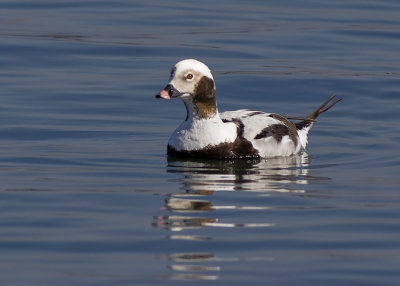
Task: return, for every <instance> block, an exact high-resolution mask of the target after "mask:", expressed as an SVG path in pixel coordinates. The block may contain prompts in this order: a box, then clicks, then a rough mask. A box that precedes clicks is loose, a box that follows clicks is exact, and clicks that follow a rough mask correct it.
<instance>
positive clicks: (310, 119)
mask: <svg viewBox="0 0 400 286" xmlns="http://www.w3.org/2000/svg"><path fill="white" fill-rule="evenodd" d="M335 97H336V95H332V96H330V97H329V98H328V99H327V100H326V101H325V102H324V103H322V104H321V105H320V106H319V107H318V108H316V109H315V110H314V111H313V112H311V113H310V114H309V115H308V116H307V117H306V118H302V119H301V120H302V121H300V122H298V123H296V128H297V129H298V130H301V129H303V128H305V127H311V125H312V124H313V123H314V122H315V120H316V119H317V117H318V116H319V115H321V114H322V113H324V112H325V111H328V110H329V109H331V108H332V107H333V106H334V105H336V104H337V103H338V102H340V101H341V100H342V98H339V99H336V100H334V99H335ZM289 119H296V118H293V117H291V118H289ZM297 119H298V118H297Z"/></svg>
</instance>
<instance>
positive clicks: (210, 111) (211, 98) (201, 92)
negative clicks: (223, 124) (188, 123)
mask: <svg viewBox="0 0 400 286" xmlns="http://www.w3.org/2000/svg"><path fill="white" fill-rule="evenodd" d="M193 103H194V105H195V106H196V109H197V113H198V115H199V117H200V118H209V117H211V116H213V115H214V114H216V113H217V102H216V98H215V88H214V81H213V80H212V79H211V78H208V77H206V76H203V77H202V78H201V79H200V81H199V82H198V84H197V85H196V88H195V93H194V97H193Z"/></svg>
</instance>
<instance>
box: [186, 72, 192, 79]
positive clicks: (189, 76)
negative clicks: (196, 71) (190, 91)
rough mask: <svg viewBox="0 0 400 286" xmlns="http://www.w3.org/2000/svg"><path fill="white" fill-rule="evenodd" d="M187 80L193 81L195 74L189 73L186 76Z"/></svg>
mask: <svg viewBox="0 0 400 286" xmlns="http://www.w3.org/2000/svg"><path fill="white" fill-rule="evenodd" d="M185 78H186V79H189V80H190V79H193V74H191V73H188V74H187V75H186V76H185Z"/></svg>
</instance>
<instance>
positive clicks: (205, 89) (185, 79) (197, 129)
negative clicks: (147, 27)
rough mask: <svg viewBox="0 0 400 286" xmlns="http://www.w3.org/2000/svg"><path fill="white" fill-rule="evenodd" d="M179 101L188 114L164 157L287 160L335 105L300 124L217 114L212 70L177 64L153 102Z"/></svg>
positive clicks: (254, 114)
mask: <svg viewBox="0 0 400 286" xmlns="http://www.w3.org/2000/svg"><path fill="white" fill-rule="evenodd" d="M156 97H158V98H164V99H170V98H174V97H179V98H180V99H182V100H183V102H184V103H185V106H186V110H187V116H186V119H185V121H184V122H182V124H181V125H180V126H179V127H178V128H177V129H176V130H175V131H174V132H173V133H172V135H171V137H170V139H169V141H168V154H173V155H180V156H189V157H200V158H215V159H221V158H267V157H277V156H290V155H292V154H297V153H299V152H300V151H301V150H302V149H304V148H305V147H306V145H307V134H308V131H309V129H310V128H311V126H312V124H313V122H314V121H315V119H316V118H317V117H318V115H320V114H321V113H323V112H325V111H327V110H328V109H330V108H331V107H332V106H333V105H335V104H336V103H337V102H338V101H339V100H337V101H334V102H332V100H333V98H334V96H332V97H330V98H329V99H328V100H327V101H326V102H324V103H323V104H322V105H321V106H320V107H318V108H317V109H316V110H315V111H313V112H312V113H311V114H310V115H309V116H307V117H306V118H304V119H303V120H302V121H300V122H298V123H296V124H295V123H292V122H291V121H289V119H288V118H286V117H284V116H281V115H278V114H274V113H264V112H261V111H252V110H247V109H242V110H236V111H227V112H223V113H219V112H218V109H217V105H216V97H215V84H214V80H213V77H212V75H211V72H210V70H209V69H208V68H207V67H206V66H205V65H204V64H203V63H201V62H199V61H196V60H183V61H181V62H178V63H177V64H176V65H175V67H174V69H173V71H172V73H171V81H170V83H169V84H168V85H167V86H166V87H165V88H164V89H163V90H162V91H161V92H160V93H159V94H158V95H157V96H156Z"/></svg>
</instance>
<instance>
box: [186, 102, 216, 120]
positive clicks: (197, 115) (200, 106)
mask: <svg viewBox="0 0 400 286" xmlns="http://www.w3.org/2000/svg"><path fill="white" fill-rule="evenodd" d="M183 102H184V103H185V107H186V113H187V115H186V119H185V120H186V121H188V120H193V119H209V118H214V117H219V115H218V109H217V103H216V100H215V97H214V98H213V99H212V100H208V101H196V100H195V98H194V99H192V98H187V99H184V100H183Z"/></svg>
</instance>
